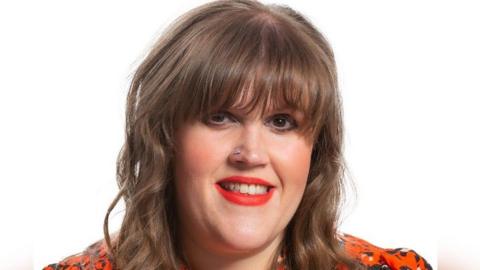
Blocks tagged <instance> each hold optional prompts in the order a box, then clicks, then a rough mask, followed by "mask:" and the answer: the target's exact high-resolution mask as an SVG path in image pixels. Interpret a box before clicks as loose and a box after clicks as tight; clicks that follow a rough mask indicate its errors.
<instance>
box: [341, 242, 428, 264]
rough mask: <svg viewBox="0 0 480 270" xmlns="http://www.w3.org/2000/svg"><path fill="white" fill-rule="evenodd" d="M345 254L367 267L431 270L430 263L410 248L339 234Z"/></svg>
mask: <svg viewBox="0 0 480 270" xmlns="http://www.w3.org/2000/svg"><path fill="white" fill-rule="evenodd" d="M339 236H340V242H341V244H342V246H343V248H344V250H345V251H346V252H347V254H348V255H349V256H350V257H352V258H353V259H355V260H356V261H358V262H359V263H360V264H362V265H364V266H367V267H368V269H385V270H388V269H399V270H431V269H432V267H431V266H430V264H429V263H428V262H427V261H426V260H425V259H424V258H423V257H421V256H420V255H419V254H418V253H416V252H415V251H414V250H412V249H408V248H381V247H377V246H375V245H373V244H371V243H369V242H367V241H365V240H363V239H360V238H358V237H355V236H352V235H349V234H345V233H343V234H340V235H339Z"/></svg>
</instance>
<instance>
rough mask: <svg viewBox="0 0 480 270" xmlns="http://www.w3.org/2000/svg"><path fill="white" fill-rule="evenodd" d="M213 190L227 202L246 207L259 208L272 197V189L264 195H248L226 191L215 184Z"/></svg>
mask: <svg viewBox="0 0 480 270" xmlns="http://www.w3.org/2000/svg"><path fill="white" fill-rule="evenodd" d="M215 188H216V189H217V190H218V192H220V194H222V196H223V197H224V198H225V199H226V200H227V201H229V202H232V203H235V204H239V205H246V206H259V205H263V204H266V203H267V202H268V201H269V200H270V198H272V195H273V188H270V189H269V190H268V192H267V193H265V194H255V195H248V194H243V193H240V192H235V191H228V190H225V189H223V188H222V187H221V186H220V185H219V184H215Z"/></svg>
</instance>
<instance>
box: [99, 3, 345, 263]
mask: <svg viewBox="0 0 480 270" xmlns="http://www.w3.org/2000/svg"><path fill="white" fill-rule="evenodd" d="M245 89H252V93H251V94H252V95H249V99H248V103H247V105H246V106H247V107H250V108H251V109H253V108H255V107H257V106H262V114H263V112H264V110H265V108H266V107H267V106H268V105H272V104H270V103H273V106H274V107H276V106H279V105H280V104H281V103H286V104H287V105H289V106H292V107H295V108H297V109H299V110H302V111H303V112H304V114H305V115H306V116H307V120H308V121H307V122H308V123H310V124H309V125H307V126H306V128H305V130H303V132H304V133H305V135H308V136H310V138H311V139H313V140H314V149H313V152H312V160H311V167H310V173H309V176H308V181H307V187H306V190H305V194H304V196H303V198H302V201H301V203H300V205H299V207H298V209H297V211H296V213H295V215H294V217H293V218H292V220H291V221H290V223H289V224H288V226H287V228H286V234H285V238H284V240H283V242H282V245H281V246H280V247H279V248H278V250H277V254H276V256H275V260H273V261H272V264H271V269H276V267H277V265H276V263H275V262H276V261H277V258H279V256H280V255H281V253H282V252H285V253H286V255H287V256H286V258H285V260H284V263H285V265H286V267H287V268H288V269H332V268H333V267H334V266H335V265H336V264H337V263H343V264H346V265H347V266H349V267H351V268H352V269H353V267H354V262H353V261H351V260H350V259H349V258H348V256H347V255H346V254H344V252H343V250H342V248H341V247H340V244H339V239H338V235H337V227H338V218H339V209H340V206H341V202H342V199H343V194H344V192H343V188H344V183H343V180H344V179H343V171H344V162H343V158H342V137H343V127H342V125H343V124H342V114H341V102H340V97H339V93H338V89H337V76H336V67H335V61H334V57H333V52H332V50H331V48H330V46H329V45H328V43H327V41H326V40H325V38H324V37H323V36H322V35H321V34H320V33H319V32H318V31H317V30H316V29H315V28H314V27H313V26H312V24H311V23H310V22H309V21H307V20H306V19H305V18H304V17H303V16H302V15H300V14H299V13H297V12H296V11H294V10H292V9H290V8H289V7H286V6H277V5H263V4H261V3H259V2H256V1H247V0H235V1H214V2H211V3H208V4H204V5H202V6H199V7H197V8H195V9H193V10H191V11H189V12H187V13H186V14H184V15H183V16H181V17H179V18H178V19H177V20H176V21H175V22H174V24H173V25H171V26H170V27H169V28H168V30H167V31H166V32H165V33H164V34H163V35H162V36H161V37H160V39H159V40H158V41H157V42H156V43H155V45H154V46H153V48H152V49H151V50H150V52H149V54H148V55H147V57H146V59H145V60H144V61H143V62H142V63H141V64H140V66H139V67H138V69H137V70H136V72H135V74H134V76H133V79H132V83H131V86H130V89H129V93H128V99H127V110H126V141H125V144H124V146H123V147H122V149H121V151H120V154H119V157H118V160H117V178H118V179H117V181H118V185H119V188H120V191H119V193H118V195H117V197H116V198H115V199H114V201H113V202H112V204H111V205H110V208H109V210H108V212H107V214H106V217H105V224H104V234H105V241H106V242H107V245H108V248H109V250H110V252H111V256H112V258H113V259H114V264H115V267H117V268H118V269H122V270H130V269H146V270H148V269H177V267H178V265H179V264H180V263H181V262H185V260H184V258H182V256H183V255H182V252H181V250H180V249H181V247H179V246H178V245H179V242H178V241H177V232H176V227H177V226H176V222H177V220H176V210H175V204H174V201H175V198H174V196H175V195H174V188H173V185H174V181H173V171H172V169H173V166H172V164H173V160H174V157H175V141H174V138H175V130H176V127H177V125H178V124H179V123H185V122H186V121H189V120H192V119H197V118H198V117H199V116H203V115H205V114H208V113H209V112H210V111H212V110H213V109H215V108H218V107H222V108H224V107H225V108H228V107H230V106H232V105H233V104H234V103H235V102H236V101H238V100H243V99H245V100H246V97H247V91H245ZM121 198H123V199H124V200H125V206H126V210H125V216H124V219H123V223H122V225H121V228H120V231H119V232H118V235H117V236H116V237H115V239H113V241H112V239H110V234H109V231H108V217H109V214H110V212H111V210H112V209H113V208H114V207H115V205H116V204H117V202H118V201H119V200H120V199H121Z"/></svg>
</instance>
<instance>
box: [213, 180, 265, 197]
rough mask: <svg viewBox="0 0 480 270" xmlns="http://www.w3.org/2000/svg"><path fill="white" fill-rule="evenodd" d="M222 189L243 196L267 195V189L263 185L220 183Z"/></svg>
mask: <svg viewBox="0 0 480 270" xmlns="http://www.w3.org/2000/svg"><path fill="white" fill-rule="evenodd" d="M221 185H222V187H223V188H225V189H227V190H231V191H236V192H240V193H243V194H249V195H256V194H265V193H267V189H268V188H267V187H266V186H263V185H247V184H240V183H222V184H221Z"/></svg>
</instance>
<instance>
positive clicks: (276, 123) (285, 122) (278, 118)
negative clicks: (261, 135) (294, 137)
mask: <svg viewBox="0 0 480 270" xmlns="http://www.w3.org/2000/svg"><path fill="white" fill-rule="evenodd" d="M270 122H271V125H272V126H273V127H274V128H275V129H277V130H279V131H288V130H292V129H294V128H296V127H297V122H296V121H295V119H293V117H291V116H290V115H288V114H277V115H274V116H273V117H272V118H271V119H270Z"/></svg>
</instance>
